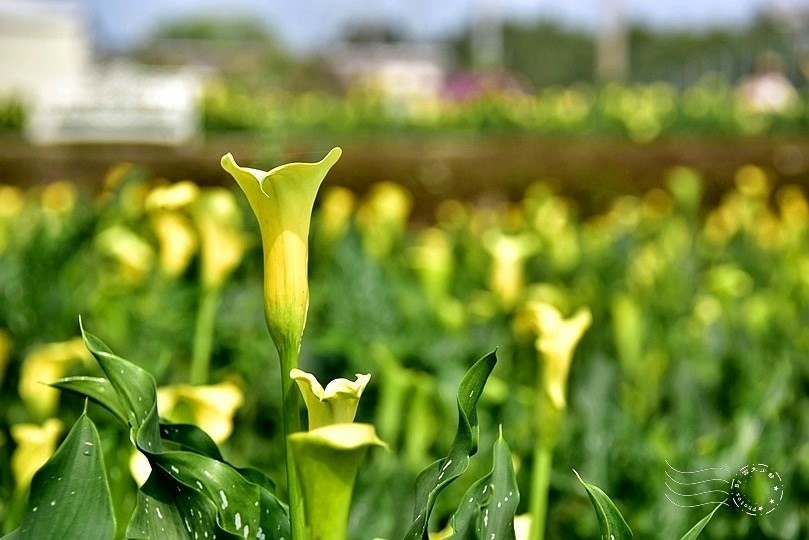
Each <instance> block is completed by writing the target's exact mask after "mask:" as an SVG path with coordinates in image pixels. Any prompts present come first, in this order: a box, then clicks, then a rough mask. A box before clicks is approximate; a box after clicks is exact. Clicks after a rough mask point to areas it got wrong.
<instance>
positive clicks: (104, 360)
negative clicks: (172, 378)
mask: <svg viewBox="0 0 809 540" xmlns="http://www.w3.org/2000/svg"><path fill="white" fill-rule="evenodd" d="M81 333H82V337H83V338H84V344H85V346H86V347H87V349H88V350H89V351H90V352H91V353H92V354H93V356H94V357H95V359H96V361H98V364H99V365H100V366H101V369H102V370H103V371H104V374H105V375H106V376H107V378H108V379H109V381H110V383H111V384H112V387H113V388H114V389H115V392H116V393H117V394H118V399H119V400H120V402H121V406H122V407H123V408H124V410H125V411H126V418H127V420H128V422H129V424H130V425H131V426H132V433H133V437H132V438H133V440H134V441H135V442H136V444H137V445H138V446H139V447H141V448H143V449H144V450H145V451H147V452H159V451H160V450H161V449H162V444H161V441H160V425H159V421H158V416H157V387H156V385H155V380H154V377H152V375H151V374H150V373H149V372H148V371H146V370H143V369H141V368H139V367H138V366H136V365H135V364H132V363H131V362H127V361H126V360H124V359H123V358H120V357H118V356H116V355H115V354H113V353H112V352H111V351H110V349H109V347H107V345H106V344H104V342H103V341H101V340H100V339H99V338H97V337H96V336H94V335H93V334H91V333H89V332H86V331H85V330H84V327H82V328H81Z"/></svg>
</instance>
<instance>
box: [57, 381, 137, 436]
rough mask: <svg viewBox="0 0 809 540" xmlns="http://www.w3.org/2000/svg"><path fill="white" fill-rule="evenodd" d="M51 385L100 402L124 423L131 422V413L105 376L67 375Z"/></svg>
mask: <svg viewBox="0 0 809 540" xmlns="http://www.w3.org/2000/svg"><path fill="white" fill-rule="evenodd" d="M50 386H53V387H54V388H58V389H59V390H64V391H67V392H70V393H73V394H77V395H80V396H82V397H86V398H90V400H92V401H93V402H95V403H98V404H99V405H101V406H102V407H104V408H105V409H107V410H108V411H110V412H111V413H112V414H114V415H115V416H116V417H118V419H119V420H120V421H121V422H123V423H124V425H128V424H129V419H128V416H129V414H128V413H127V412H126V408H125V407H124V405H123V404H122V403H121V400H120V399H118V393H117V392H116V391H115V389H114V388H113V387H112V385H111V384H110V381H108V380H107V379H105V378H103V377H85V376H79V377H66V378H64V379H59V380H58V381H56V382H52V383H51V384H50Z"/></svg>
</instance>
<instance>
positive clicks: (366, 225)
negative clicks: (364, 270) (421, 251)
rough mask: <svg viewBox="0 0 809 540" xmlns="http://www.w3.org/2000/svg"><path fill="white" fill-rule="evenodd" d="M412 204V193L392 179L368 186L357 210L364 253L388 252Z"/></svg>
mask: <svg viewBox="0 0 809 540" xmlns="http://www.w3.org/2000/svg"><path fill="white" fill-rule="evenodd" d="M412 207H413V196H412V195H411V194H410V192H409V191H408V190H407V188H405V187H404V186H402V185H400V184H397V183H395V182H378V183H376V184H374V185H373V186H371V189H370V190H369V192H368V195H367V196H366V198H365V200H364V201H363V202H362V204H361V205H360V207H359V209H358V210H357V224H358V225H359V227H360V232H361V233H362V245H363V248H364V249H365V251H366V253H368V254H369V255H371V256H372V257H374V258H377V259H381V258H383V257H386V256H387V255H389V254H390V253H391V251H392V250H393V247H394V245H395V243H396V241H397V240H398V239H399V238H400V236H401V235H402V234H403V232H404V230H405V227H406V226H407V220H408V218H409V216H410V210H411V208H412Z"/></svg>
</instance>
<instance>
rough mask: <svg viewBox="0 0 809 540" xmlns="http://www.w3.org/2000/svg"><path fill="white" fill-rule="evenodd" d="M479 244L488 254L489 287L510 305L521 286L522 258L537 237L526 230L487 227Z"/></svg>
mask: <svg viewBox="0 0 809 540" xmlns="http://www.w3.org/2000/svg"><path fill="white" fill-rule="evenodd" d="M483 246H484V247H485V248H486V250H487V251H488V252H489V253H490V254H491V256H492V267H491V271H490V274H489V288H491V290H492V292H494V293H495V294H496V295H497V296H498V298H499V299H500V301H501V303H502V304H503V305H504V306H506V307H511V306H513V305H514V304H515V303H516V302H517V301H518V300H519V299H520V297H521V296H522V293H523V290H524V289H525V276H524V274H525V261H526V259H528V257H530V256H531V255H532V254H534V253H535V252H536V250H537V249H538V248H539V242H538V240H537V238H536V237H535V236H533V235H530V234H521V235H506V234H503V233H501V232H500V231H495V230H491V231H487V232H486V233H485V234H484V235H483Z"/></svg>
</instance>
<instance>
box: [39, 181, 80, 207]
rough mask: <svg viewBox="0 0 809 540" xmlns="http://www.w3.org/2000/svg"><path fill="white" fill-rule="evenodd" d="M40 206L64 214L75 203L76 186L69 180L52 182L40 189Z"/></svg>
mask: <svg viewBox="0 0 809 540" xmlns="http://www.w3.org/2000/svg"><path fill="white" fill-rule="evenodd" d="M40 201H41V202H42V208H44V209H45V210H49V211H51V212H54V213H59V214H64V213H67V212H70V211H71V210H73V207H74V206H75V204H76V186H75V185H74V184H72V183H70V182H53V183H51V184H48V185H47V186H45V187H44V188H43V189H42V193H41V195H40Z"/></svg>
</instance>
